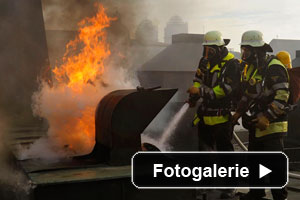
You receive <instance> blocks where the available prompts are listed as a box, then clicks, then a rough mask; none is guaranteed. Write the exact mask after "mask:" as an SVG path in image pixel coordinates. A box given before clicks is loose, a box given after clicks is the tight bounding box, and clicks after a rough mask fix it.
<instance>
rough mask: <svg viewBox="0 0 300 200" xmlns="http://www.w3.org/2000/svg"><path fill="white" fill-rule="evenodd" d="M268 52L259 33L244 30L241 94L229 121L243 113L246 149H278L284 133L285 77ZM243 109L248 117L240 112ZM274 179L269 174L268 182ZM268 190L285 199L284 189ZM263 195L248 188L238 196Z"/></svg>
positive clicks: (277, 199) (245, 199)
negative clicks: (246, 129) (247, 143)
mask: <svg viewBox="0 0 300 200" xmlns="http://www.w3.org/2000/svg"><path fill="white" fill-rule="evenodd" d="M272 51H273V50H272V48H271V46H270V45H268V44H267V43H265V42H264V40H263V34H262V33H261V32H259V31H247V32H245V33H244V34H243V35H242V42H241V56H242V60H243V61H244V62H245V63H246V65H245V68H244V71H243V72H242V78H241V82H242V84H241V85H242V88H243V91H244V93H243V95H242V98H241V101H240V102H239V103H238V107H237V111H236V113H235V114H234V115H233V118H232V120H233V123H234V124H235V123H236V121H237V120H238V118H239V117H240V116H241V115H243V117H242V120H243V125H244V124H246V125H247V128H248V130H249V146H248V150H249V151H282V150H283V136H284V135H286V134H287V125H288V123H287V113H286V108H287V107H288V99H289V76H288V73H287V69H286V67H285V66H284V65H283V64H282V63H281V62H280V61H279V60H278V59H277V58H276V57H275V56H268V55H267V52H272ZM247 111H250V113H251V115H250V116H249V115H245V114H244V113H246V112H247ZM274 164H276V163H274ZM274 178H275V177H274V176H273V174H270V179H271V182H272V179H274ZM250 181H251V180H250ZM271 192H272V196H273V199H274V200H284V199H286V198H287V191H286V189H285V188H282V189H272V190H271ZM264 196H265V190H264V189H250V192H249V193H247V194H246V195H245V196H243V197H241V198H240V199H241V200H257V199H261V198H263V197H264Z"/></svg>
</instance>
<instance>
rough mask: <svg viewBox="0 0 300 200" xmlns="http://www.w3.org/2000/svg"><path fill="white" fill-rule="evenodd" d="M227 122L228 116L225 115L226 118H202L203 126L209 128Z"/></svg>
mask: <svg viewBox="0 0 300 200" xmlns="http://www.w3.org/2000/svg"><path fill="white" fill-rule="evenodd" d="M228 120H229V115H226V116H204V117H203V121H204V124H206V125H210V126H212V125H216V124H221V123H225V122H227V121H228Z"/></svg>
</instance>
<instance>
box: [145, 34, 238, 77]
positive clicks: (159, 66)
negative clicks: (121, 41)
mask: <svg viewBox="0 0 300 200" xmlns="http://www.w3.org/2000/svg"><path fill="white" fill-rule="evenodd" d="M203 37H204V35H203V34H187V33H181V34H177V35H173V37H172V44H171V45H169V46H167V47H166V48H165V49H164V50H162V51H161V52H160V53H159V54H157V55H156V56H154V57H153V58H152V59H150V60H149V61H148V62H146V63H145V64H144V65H143V66H142V67H141V68H140V70H141V71H182V72H191V71H192V72H194V71H195V70H196V69H197V66H198V64H199V61H200V58H201V57H202V52H203V46H202V43H203ZM232 53H233V54H234V55H235V56H236V58H238V59H239V58H240V53H239V52H232Z"/></svg>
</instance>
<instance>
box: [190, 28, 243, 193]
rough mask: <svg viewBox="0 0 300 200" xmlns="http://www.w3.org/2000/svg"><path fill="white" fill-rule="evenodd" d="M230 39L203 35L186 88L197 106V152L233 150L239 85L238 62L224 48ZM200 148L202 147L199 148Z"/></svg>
mask: <svg viewBox="0 0 300 200" xmlns="http://www.w3.org/2000/svg"><path fill="white" fill-rule="evenodd" d="M228 43H229V40H225V41H224V39H223V38H222V35H221V33H220V32H219V31H210V32H207V33H206V34H205V35H204V42H203V49H204V50H203V56H202V58H201V59H200V62H199V65H198V69H197V72H196V74H195V78H194V81H193V82H194V84H193V86H192V87H191V88H189V90H188V93H189V94H190V99H189V103H190V106H191V107H193V106H195V105H196V101H197V100H198V101H199V102H200V105H199V107H198V109H197V113H196V114H195V118H194V121H193V124H194V126H196V125H197V126H198V138H199V150H218V151H233V150H234V149H233V145H232V143H231V139H232V126H231V123H230V118H231V113H230V111H231V107H232V102H231V98H232V95H233V93H234V91H236V87H237V86H238V85H239V80H240V70H239V61H238V60H237V59H235V58H234V55H233V54H232V53H229V52H228V49H227V48H226V47H225V46H226V45H227V44H228ZM201 147H202V148H201ZM233 196H234V191H233V190H224V191H223V192H222V194H221V198H223V199H226V198H231V197H233Z"/></svg>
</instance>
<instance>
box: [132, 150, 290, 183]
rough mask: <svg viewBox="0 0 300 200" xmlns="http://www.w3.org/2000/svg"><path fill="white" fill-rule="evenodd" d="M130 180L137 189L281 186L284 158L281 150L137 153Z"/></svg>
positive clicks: (285, 174) (285, 173) (285, 176)
mask: <svg viewBox="0 0 300 200" xmlns="http://www.w3.org/2000/svg"><path fill="white" fill-rule="evenodd" d="M132 182H133V184H134V185H135V186H136V187H138V188H265V187H268V188H281V187H283V186H285V185H286V184H287V182H288V158H287V156H286V155H285V154H284V153H282V152H176V153H169V152H168V153H166V152H165V153H164V152H139V153H137V154H135V155H134V156H133V158H132Z"/></svg>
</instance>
